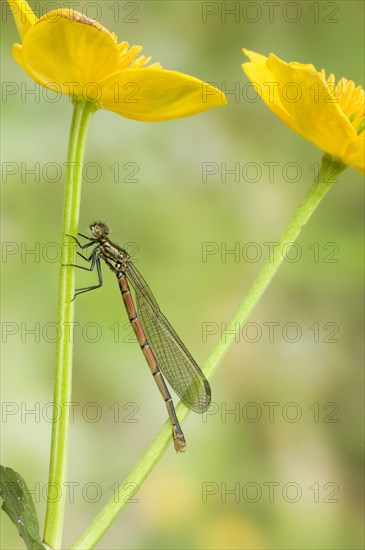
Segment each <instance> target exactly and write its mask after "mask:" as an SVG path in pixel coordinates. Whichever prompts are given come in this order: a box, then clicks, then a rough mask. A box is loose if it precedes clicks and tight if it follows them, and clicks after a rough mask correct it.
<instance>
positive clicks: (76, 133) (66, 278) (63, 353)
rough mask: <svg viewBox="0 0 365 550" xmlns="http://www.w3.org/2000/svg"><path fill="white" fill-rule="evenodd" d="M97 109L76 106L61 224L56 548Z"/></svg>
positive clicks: (51, 526)
mask: <svg viewBox="0 0 365 550" xmlns="http://www.w3.org/2000/svg"><path fill="white" fill-rule="evenodd" d="M93 111H94V107H93V106H92V104H90V103H88V102H84V101H82V102H81V101H80V102H75V103H74V110H73V117H72V124H71V130H70V138H69V146H68V153H67V172H66V182H65V194H64V208H63V221H62V248H61V250H62V254H61V267H60V274H59V287H58V316H57V323H58V324H57V326H58V327H59V329H60V335H61V337H60V339H59V340H58V342H57V345H56V366H55V387H54V397H53V403H54V417H53V423H52V440H51V454H50V469H49V484H48V499H47V510H46V520H45V527H44V541H45V542H46V543H47V544H49V545H50V546H51V547H52V548H55V549H56V548H60V547H61V542H62V528H63V518H64V511H65V495H66V491H65V481H66V475H67V453H68V438H69V425H70V423H69V412H70V410H69V406H68V405H67V404H68V403H70V401H71V385H72V338H70V330H71V327H72V326H73V324H72V323H73V319H74V304H73V302H72V298H73V295H74V289H75V276H74V269H72V268H67V267H64V266H63V264H66V263H70V257H69V247H68V246H67V240H69V239H68V238H67V237H66V234H70V235H75V234H77V230H78V222H79V211H80V200H81V183H82V168H83V160H84V151H85V142H86V135H87V128H88V123H89V121H90V118H91V115H92V113H93Z"/></svg>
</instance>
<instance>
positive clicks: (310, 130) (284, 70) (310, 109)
mask: <svg viewBox="0 0 365 550" xmlns="http://www.w3.org/2000/svg"><path fill="white" fill-rule="evenodd" d="M268 66H269V68H270V69H271V70H272V72H273V74H274V76H275V81H277V82H279V83H280V86H279V93H280V99H281V102H282V104H283V105H285V108H286V111H287V112H288V114H289V116H290V117H291V119H292V120H293V121H294V124H295V126H296V128H297V132H298V133H299V134H300V135H302V136H303V137H305V138H307V139H308V140H310V141H312V142H313V143H314V144H315V145H317V147H319V148H320V149H321V150H322V151H324V152H326V153H329V154H331V155H333V156H334V157H339V158H343V154H344V152H345V149H346V147H347V144H348V142H349V141H352V140H354V139H356V132H355V130H354V128H353V127H352V125H351V123H350V121H349V119H348V117H347V116H346V115H345V114H344V113H343V112H342V109H341V107H340V105H339V102H338V100H337V99H336V98H335V97H333V94H332V93H331V90H329V89H328V88H327V87H326V81H325V79H324V78H323V77H322V76H321V75H320V73H318V71H316V69H315V68H314V67H313V65H304V64H300V63H285V62H284V61H282V60H281V59H279V58H278V57H276V56H275V55H273V54H270V56H269V58H268Z"/></svg>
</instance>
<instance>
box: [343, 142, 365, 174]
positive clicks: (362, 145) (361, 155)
mask: <svg viewBox="0 0 365 550" xmlns="http://www.w3.org/2000/svg"><path fill="white" fill-rule="evenodd" d="M343 161H344V162H345V163H346V164H349V165H351V166H354V167H355V168H356V170H358V171H359V172H360V173H361V174H365V132H362V133H361V134H360V135H359V136H358V137H357V139H356V140H355V141H353V142H352V143H350V144H349V146H348V147H347V149H346V151H345V154H344V156H343Z"/></svg>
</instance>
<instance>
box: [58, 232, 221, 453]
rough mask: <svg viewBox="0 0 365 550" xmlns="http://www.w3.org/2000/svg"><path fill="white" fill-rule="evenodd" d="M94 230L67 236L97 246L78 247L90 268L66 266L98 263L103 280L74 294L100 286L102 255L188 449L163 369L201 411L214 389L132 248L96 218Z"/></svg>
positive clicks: (180, 447)
mask: <svg viewBox="0 0 365 550" xmlns="http://www.w3.org/2000/svg"><path fill="white" fill-rule="evenodd" d="M90 231H91V234H92V237H88V236H86V235H83V234H82V233H79V235H80V237H83V238H85V239H87V241H88V242H87V243H86V244H81V243H80V242H79V241H78V239H77V238H76V237H74V236H72V235H69V236H70V237H72V238H73V239H74V240H75V241H76V243H77V244H78V246H79V247H80V248H81V249H82V250H85V249H87V248H90V247H92V246H94V248H93V251H92V252H91V254H90V256H88V257H86V256H84V255H83V254H81V253H80V252H78V255H79V256H81V258H83V259H84V260H86V261H87V262H89V263H90V265H89V266H88V267H84V266H80V265H77V264H68V265H71V266H74V267H78V268H80V269H85V270H87V271H93V270H94V269H95V267H96V271H97V274H98V279H99V282H98V284H97V285H94V286H89V287H86V288H79V289H77V290H76V292H75V296H77V295H79V294H82V293H84V292H88V291H90V290H95V289H97V288H100V287H101V286H102V284H103V278H102V272H101V264H100V261H101V260H104V262H105V263H106V264H107V266H108V267H109V268H110V269H111V270H112V271H113V273H114V274H115V275H116V277H117V279H118V283H119V289H120V292H121V293H122V297H123V301H124V305H125V308H126V311H127V315H128V318H129V321H130V323H131V325H132V327H133V330H134V333H135V335H136V337H137V340H138V343H139V345H140V347H141V349H142V351H143V354H144V356H145V358H146V361H147V363H148V366H149V368H150V370H151V373H152V375H153V377H154V379H155V382H156V384H157V386H158V389H159V390H160V392H161V395H162V397H163V399H164V401H165V403H166V407H167V412H168V414H169V417H170V421H171V424H172V437H173V441H174V445H175V449H176V451H178V452H184V451H185V449H186V442H185V438H184V434H183V432H182V429H181V426H180V424H179V421H178V419H177V416H176V412H175V408H174V404H173V401H172V398H171V395H170V392H169V390H168V388H167V386H166V383H165V380H164V379H163V376H162V373H163V374H164V376H166V378H167V380H168V381H169V383H170V384H171V386H172V387H173V389H174V390H175V392H176V393H177V394H178V395H179V396H180V397H181V399H182V400H183V402H184V403H185V404H186V405H187V406H188V407H189V408H190V409H191V410H193V411H195V412H198V413H203V412H204V411H206V410H207V408H208V407H209V404H210V399H211V391H210V386H209V384H208V381H207V380H206V378H205V376H204V374H203V373H202V371H201V370H200V368H199V367H198V365H197V364H196V362H195V361H194V359H193V358H192V356H191V355H190V353H189V351H188V350H187V349H186V347H185V346H184V344H183V343H182V341H181V340H180V338H179V337H178V335H177V334H176V332H175V331H174V329H173V328H172V326H171V325H170V323H169V322H168V320H167V319H166V317H165V316H164V315H163V314H162V313H161V311H160V308H159V307H158V305H157V302H156V300H155V298H154V296H153V294H152V292H151V290H150V289H149V287H148V285H147V283H146V281H145V280H144V278H143V277H142V275H141V274H140V273H139V271H138V270H137V269H136V267H135V265H134V264H133V262H132V260H131V258H130V256H129V254H128V252H127V251H126V250H124V249H123V248H121V247H119V246H118V245H117V244H115V243H113V242H112V241H111V240H110V239H109V237H108V234H109V228H108V226H107V225H105V224H104V223H101V222H99V223H93V224H91V225H90ZM128 282H130V283H131V285H132V288H133V290H134V293H135V297H136V302H137V310H136V307H135V305H134V302H133V298H132V294H131V292H130V289H129V285H128ZM137 312H138V314H137Z"/></svg>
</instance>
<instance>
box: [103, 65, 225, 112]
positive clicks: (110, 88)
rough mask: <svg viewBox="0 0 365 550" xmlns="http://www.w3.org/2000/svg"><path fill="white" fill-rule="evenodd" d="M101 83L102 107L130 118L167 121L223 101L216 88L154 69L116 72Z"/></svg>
mask: <svg viewBox="0 0 365 550" xmlns="http://www.w3.org/2000/svg"><path fill="white" fill-rule="evenodd" d="M101 85H102V88H103V94H102V100H101V103H102V107H104V108H105V109H109V110H110V111H114V112H115V113H118V114H120V115H122V116H125V117H126V118H131V119H134V120H143V121H149V122H158V121H163V120H170V119H173V118H180V117H185V116H189V115H194V114H196V113H199V112H201V111H205V110H206V109H210V108H212V107H219V106H220V105H224V104H225V103H226V102H227V100H226V98H225V96H224V94H223V93H222V92H221V91H220V90H218V89H217V88H214V87H213V86H211V85H210V84H207V83H206V82H202V81H201V80H199V79H197V78H194V77H192V76H188V75H185V74H183V73H179V72H177V71H168V70H163V69H156V68H143V69H135V70H134V69H125V70H122V71H118V72H116V73H115V74H114V75H112V76H110V77H109V78H107V79H105V80H104V81H103V82H102V83H101Z"/></svg>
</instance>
